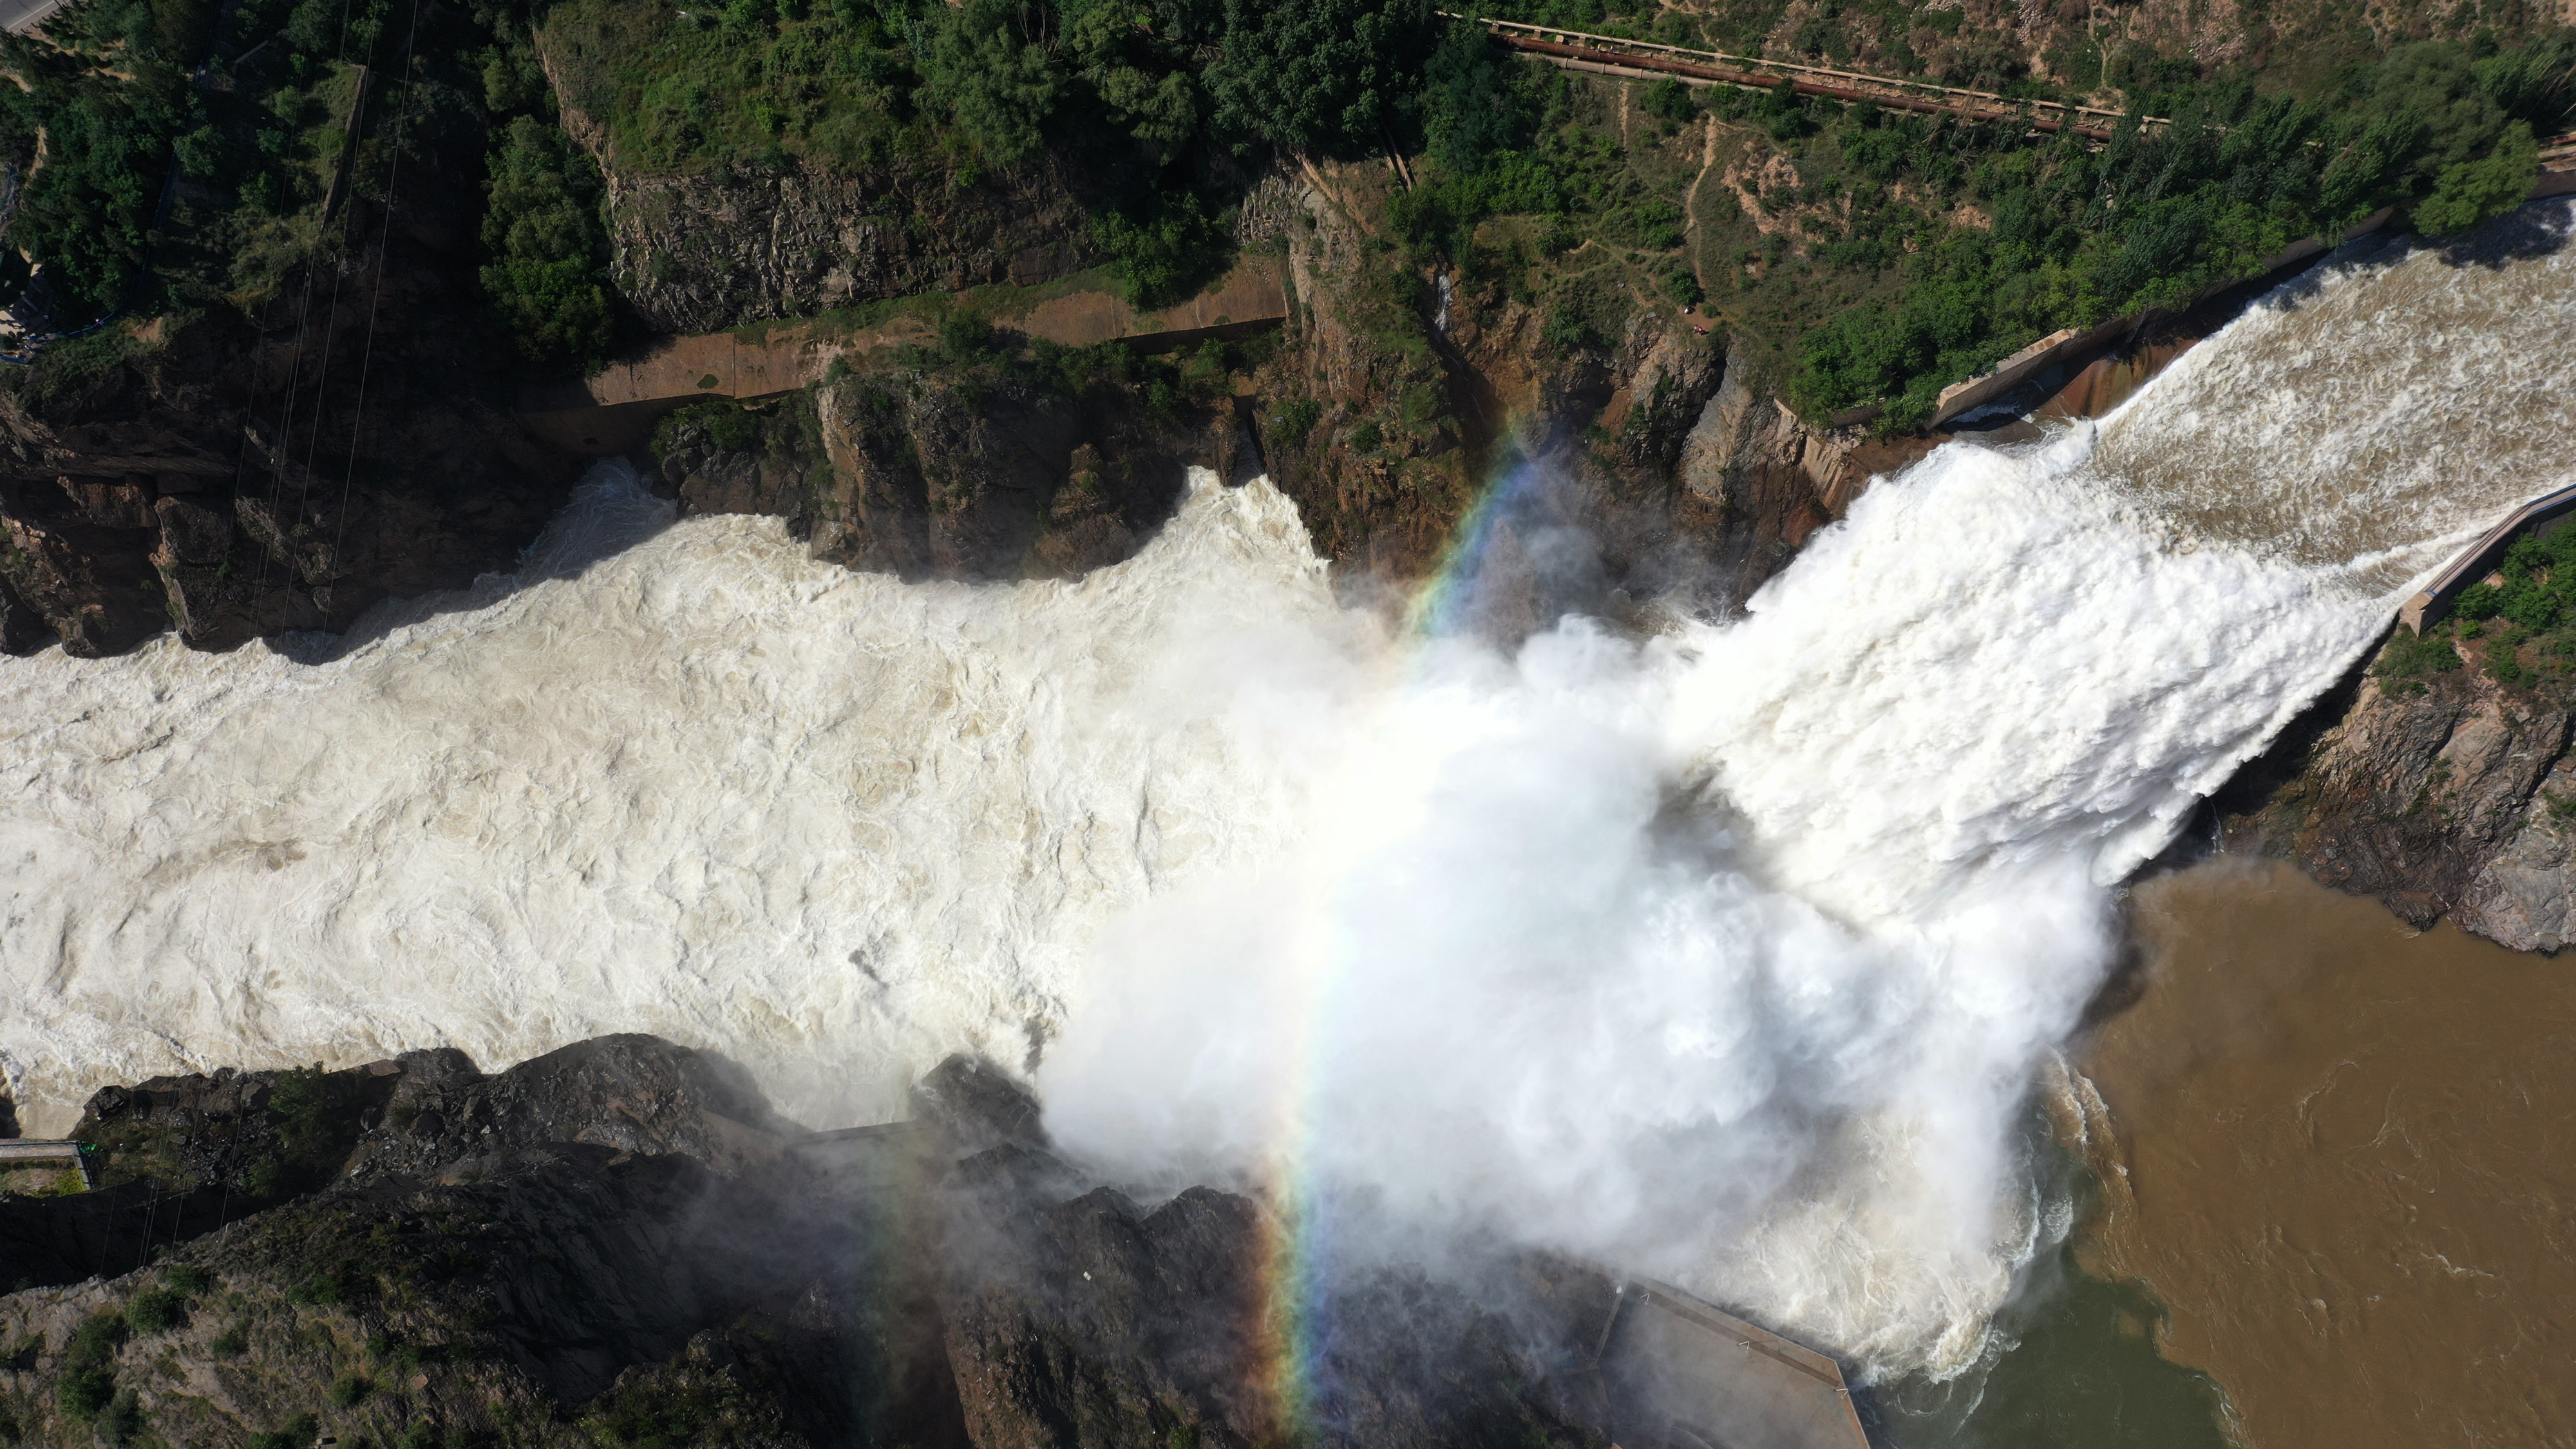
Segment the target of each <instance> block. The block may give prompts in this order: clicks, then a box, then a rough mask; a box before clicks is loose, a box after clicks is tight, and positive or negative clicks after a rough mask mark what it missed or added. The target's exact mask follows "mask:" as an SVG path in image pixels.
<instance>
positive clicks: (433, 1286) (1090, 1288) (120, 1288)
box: [0, 1037, 1610, 1449]
mask: <svg viewBox="0 0 2576 1449" xmlns="http://www.w3.org/2000/svg"><path fill="white" fill-rule="evenodd" d="M285 1080H286V1079H285V1078H282V1077H280V1076H277V1075H275V1074H257V1075H247V1076H246V1075H243V1074H238V1073H221V1074H218V1075H217V1076H215V1077H211V1078H189V1079H168V1080H164V1081H159V1082H155V1083H146V1084H144V1085H143V1086H141V1087H138V1088H134V1089H130V1090H129V1089H111V1090H110V1091H108V1092H103V1093H101V1094H100V1100H99V1101H98V1102H97V1103H94V1104H93V1112H94V1114H95V1115H97V1116H98V1117H99V1119H100V1120H101V1121H103V1122H117V1121H124V1122H131V1121H135V1120H141V1121H148V1122H150V1123H152V1124H154V1126H153V1131H152V1132H151V1133H149V1134H146V1135H144V1136H141V1137H137V1136H134V1135H133V1134H130V1133H129V1134H128V1138H129V1139H130V1140H128V1141H127V1143H126V1145H125V1146H123V1147H121V1148H119V1149H116V1151H117V1153H118V1154H119V1160H120V1161H121V1162H122V1163H123V1167H122V1169H120V1170H125V1171H133V1172H140V1171H142V1170H143V1169H145V1168H146V1167H149V1168H150V1169H151V1170H152V1171H154V1172H168V1173H175V1174H178V1175H177V1176H175V1177H173V1178H172V1180H171V1181H169V1182H166V1183H165V1182H163V1181H162V1180H161V1179H160V1178H158V1177H135V1178H130V1179H129V1185H130V1186H132V1187H135V1188H138V1189H141V1188H150V1189H153V1190H160V1189H167V1190H169V1191H171V1192H178V1191H181V1190H182V1189H183V1187H185V1189H186V1190H187V1191H194V1190H196V1189H197V1188H201V1187H203V1186H205V1185H206V1183H205V1181H204V1180H202V1179H200V1178H198V1177H196V1176H193V1175H191V1169H189V1168H187V1167H186V1164H187V1163H191V1162H199V1161H201V1160H202V1161H203V1162H205V1163H216V1162H220V1161H222V1160H224V1158H225V1154H226V1153H227V1151H228V1150H229V1148H228V1146H227V1143H228V1142H229V1140H230V1139H231V1138H232V1137H234V1136H235V1135H237V1134H239V1133H241V1132H243V1131H245V1130H247V1131H251V1132H254V1133H256V1132H259V1131H266V1132H268V1133H269V1134H271V1135H272V1136H277V1137H282V1138H286V1139H293V1138H295V1137H296V1135H297V1133H298V1131H299V1130H301V1129H300V1128H299V1124H300V1123H304V1122H305V1121H306V1120H307V1115H308V1114H307V1113H306V1112H305V1109H304V1107H303V1105H301V1104H302V1103H304V1102H305V1101H306V1100H307V1094H308V1093H309V1092H310V1091H311V1090H312V1089H313V1088H314V1087H315V1085H316V1083H317V1082H321V1081H328V1082H332V1083H336V1084H338V1085H337V1087H335V1088H334V1090H337V1089H338V1088H348V1087H354V1086H357V1085H367V1086H368V1090H367V1091H365V1092H362V1093H355V1094H354V1095H348V1097H347V1100H349V1101H355V1100H357V1099H358V1097H364V1099H365V1102H364V1104H363V1105H361V1106H359V1107H358V1108H357V1109H356V1110H355V1112H354V1113H353V1114H351V1115H347V1116H346V1117H345V1118H335V1119H333V1120H335V1121H337V1120H345V1121H346V1122H347V1123H348V1124H350V1125H351V1126H352V1128H353V1130H354V1131H355V1133H356V1137H355V1140H354V1142H353V1141H352V1140H351V1139H349V1138H348V1137H346V1136H341V1137H335V1138H334V1139H333V1144H334V1145H333V1146H332V1147H331V1148H330V1152H329V1155H330V1157H331V1159H332V1160H333V1161H334V1162H335V1163H337V1164H338V1165H337V1166H336V1167H334V1168H333V1169H332V1170H331V1171H330V1172H328V1173H327V1174H326V1178H327V1180H326V1182H325V1183H324V1184H323V1185H320V1186H319V1187H318V1188H317V1189H316V1190H312V1191H309V1192H305V1193H302V1194H301V1195H291V1196H289V1197H287V1198H286V1199H285V1200H283V1201H280V1202H278V1203H276V1204H274V1205H254V1206H253V1207H252V1208H250V1209H243V1208H242V1207H241V1206H240V1205H239V1204H234V1205H233V1210H232V1211H231V1213H230V1216H229V1218H228V1220H227V1225H226V1226H225V1227H224V1228H223V1230H222V1231H220V1232H215V1231H211V1230H208V1231H202V1232H198V1233H196V1234H194V1235H193V1236H187V1235H173V1234H171V1233H170V1232H169V1230H168V1228H167V1222H168V1217H169V1213H168V1208H167V1205H166V1203H164V1202H162V1201H161V1200H160V1199H159V1198H158V1197H154V1198H151V1199H145V1200H141V1201H138V1202H136V1203H132V1204H129V1205H128V1206H127V1208H126V1217H127V1218H128V1219H132V1220H134V1221H132V1222H131V1223H130V1224H129V1226H128V1239H129V1241H128V1246H129V1247H133V1248H135V1250H136V1251H135V1256H134V1257H133V1258H131V1259H128V1258H122V1257H120V1258H118V1259H117V1260H115V1261H112V1262H105V1263H101V1264H99V1265H97V1266H96V1267H95V1269H94V1270H92V1271H89V1272H84V1273H80V1274H78V1275H77V1276H74V1277H68V1278H62V1279H59V1280H57V1281H56V1282H54V1283H53V1284H51V1285H50V1286H34V1287H26V1286H22V1287H20V1288H19V1289H18V1290H17V1291H14V1292H11V1293H9V1294H7V1295H6V1296H0V1426H5V1429H6V1433H7V1435H8V1437H9V1438H10V1440H11V1441H12V1442H19V1443H26V1444H35V1445H56V1444H60V1445H83V1446H86V1445H90V1444H92V1443H94V1442H97V1441H100V1440H104V1441H105V1442H108V1443H123V1442H184V1443H191V1444H202V1445H215V1446H221V1445H245V1444H250V1445H258V1446H261V1449H277V1446H280V1445H290V1446H295V1449H303V1446H308V1445H311V1444H313V1443H315V1442H316V1441H317V1440H319V1439H321V1438H322V1437H323V1436H324V1435H329V1436H331V1437H332V1438H336V1439H337V1440H339V1441H340V1442H344V1443H353V1442H358V1441H360V1440H364V1441H366V1442H370V1443H379V1444H388V1445H393V1444H399V1445H405V1446H426V1445H434V1444H441V1443H447V1444H454V1443H475V1442H508V1443H517V1444H527V1445H565V1446H572V1445H597V1444H603V1443H605V1444H669V1443H739V1444H769V1445H803V1444H814V1445H822V1444H897V1443H904V1444H912V1445H917V1446H923V1449H941V1446H961V1449H962V1446H968V1445H972V1446H976V1449H1057V1446H1062V1449H1074V1446H1085V1449H1090V1446H1097V1449H1111V1446H1129V1445H1137V1444H1150V1445H1170V1444H1177V1443H1191V1444H1204V1445H1212V1446H1220V1445H1221V1446H1251V1445H1255V1444H1275V1443H1279V1442H1283V1440H1285V1439H1288V1438H1295V1439H1299V1440H1307V1439H1312V1440H1315V1441H1317V1442H1328V1443H1337V1444H1341V1443H1347V1444H1370V1445H1381V1444H1395V1445H1424V1446H1428V1445H1459V1446H1467V1445H1485V1444H1493V1443H1503V1442H1510V1443H1520V1444H1530V1445H1550V1446H1568V1449H1571V1446H1577V1445H1594V1444H1598V1443H1600V1442H1602V1441H1601V1439H1600V1437H1599V1436H1598V1435H1597V1434H1595V1433H1593V1432H1592V1431H1589V1430H1586V1429H1583V1428H1581V1427H1579V1426H1578V1425H1577V1423H1576V1422H1575V1420H1576V1419H1578V1418H1580V1417H1581V1415H1580V1413H1579V1412H1578V1411H1579V1410H1580V1409H1581V1403H1580V1402H1579V1400H1580V1398H1581V1394H1580V1387H1581V1381H1582V1375H1581V1373H1580V1372H1579V1365H1580V1361H1581V1360H1582V1359H1583V1357H1584V1355H1585V1353H1586V1351H1587V1350H1588V1348H1589V1346H1590V1344H1589V1339H1590V1338H1597V1336H1598V1331H1599V1327H1600V1324H1601V1323H1602V1322H1603V1321H1605V1314H1606V1311H1607V1305H1608V1301H1609V1289H1610V1285H1609V1284H1608V1282H1607V1281H1606V1280H1604V1279H1602V1278H1601V1277H1600V1276H1599V1275H1598V1274H1594V1273H1590V1272H1588V1271H1585V1270H1582V1269H1580V1268H1577V1267H1574V1266H1572V1265H1566V1264H1551V1263H1540V1262H1527V1261H1517V1260H1516V1261H1513V1262H1510V1263H1504V1264H1499V1265H1496V1271H1495V1272H1493V1273H1492V1274H1490V1275H1489V1276H1488V1277H1487V1278H1486V1279H1485V1280H1484V1281H1482V1282H1481V1283H1480V1284H1479V1286H1477V1287H1476V1288H1475V1289H1473V1290H1472V1291H1470V1290H1469V1289H1467V1288H1464V1287H1461V1286H1460V1285H1459V1282H1457V1281H1452V1280H1447V1279H1433V1278H1430V1277H1427V1276H1424V1275H1422V1274H1420V1273H1417V1272H1409V1271H1399V1270H1394V1269H1386V1268H1378V1269H1368V1270H1364V1271H1358V1272H1355V1273H1352V1274H1348V1275H1346V1278H1347V1281H1345V1282H1343V1283H1342V1284H1340V1285H1339V1287H1338V1288H1337V1293H1336V1298H1335V1303H1336V1310H1335V1330H1336V1331H1335V1332H1334V1333H1333V1334H1332V1335H1329V1336H1319V1337H1318V1338H1317V1339H1316V1340H1315V1341H1314V1342H1313V1343H1311V1344H1304V1345H1300V1344H1293V1343H1290V1342H1288V1341H1286V1340H1284V1339H1283V1338H1282V1337H1281V1334H1282V1332H1283V1331H1284V1330H1285V1329H1286V1328H1287V1327H1288V1326H1289V1325H1288V1323H1287V1321H1286V1320H1284V1319H1283V1318H1282V1317H1281V1316H1280V1314H1281V1310H1282V1305H1280V1304H1277V1303H1275V1302H1273V1301H1272V1298H1271V1294H1272V1291H1273V1289H1274V1287H1275V1282H1274V1279H1273V1277H1272V1276H1271V1275H1270V1274H1268V1273H1266V1272H1265V1271H1264V1269H1263V1265H1264V1264H1265V1263H1267V1262H1269V1261H1270V1260H1271V1258H1272V1256H1273V1254H1274V1252H1275V1251H1276V1249H1277V1248H1278V1247H1279V1246H1280V1245H1279V1241H1278V1240H1279V1237H1280V1234H1281V1232H1282V1228H1281V1225H1280V1223H1279V1222H1278V1220H1277V1219H1276V1218H1275V1217H1274V1216H1273V1215H1272V1214H1271V1213H1270V1212H1269V1210H1268V1209H1267V1208H1265V1207H1264V1206H1262V1205H1261V1204H1260V1203H1258V1202H1256V1201H1254V1200H1252V1199H1249V1198H1245V1197H1241V1196H1237V1195H1233V1194H1229V1193H1224V1192H1219V1191H1215V1190H1212V1189H1208V1188H1192V1189H1190V1190H1188V1191H1186V1192H1183V1193H1182V1194H1180V1195H1179V1196H1178V1197H1176V1198H1173V1199H1171V1200H1170V1201H1168V1202H1165V1203H1162V1204H1160V1205H1159V1206H1155V1207H1153V1208H1151V1209H1148V1208H1146V1207H1143V1206H1140V1205H1139V1204H1137V1203H1135V1202H1133V1201H1131V1200H1130V1199H1128V1198H1127V1197H1125V1196H1124V1195H1122V1194H1120V1193H1118V1192H1116V1191H1113V1190H1111V1189H1108V1188H1106V1187H1103V1186H1101V1185H1099V1184H1096V1183H1094V1182H1091V1181H1089V1180H1088V1179H1086V1178H1085V1177H1083V1176H1082V1174H1080V1173H1079V1172H1077V1171H1076V1170H1075V1169H1073V1168H1072V1167H1070V1166H1069V1165H1067V1164H1066V1163H1064V1162H1062V1161H1060V1160H1058V1159H1056V1158H1055V1157H1054V1156H1052V1155H1051V1153H1050V1152H1049V1151H1048V1148H1047V1145H1046V1141H1045V1138H1044V1135H1043V1131H1042V1129H1041V1127H1040V1125H1039V1117H1038V1113H1037V1110H1036V1106H1035V1103H1034V1102H1033V1101H1031V1100H1030V1099H1029V1098H1028V1097H1027V1095H1026V1094H1025V1093H1024V1092H1023V1091H1021V1090H1020V1089H1019V1088H1018V1087H1017V1086H1015V1085H1014V1084H1012V1083H1011V1082H1010V1081H1009V1080H1008V1079H1007V1078H1005V1077H1003V1076H1002V1075H1001V1074H1000V1073H998V1072H996V1071H994V1070H993V1069H991V1068H988V1067H982V1066H980V1065H978V1064H975V1063H969V1062H963V1061H953V1062H951V1063H949V1064H947V1065H946V1066H943V1067H942V1068H941V1069H940V1070H939V1071H938V1072H935V1073H933V1074H932V1075H931V1077H929V1078H928V1079H926V1080H925V1081H924V1082H923V1084H922V1087H921V1088H920V1089H919V1090H918V1091H917V1092H916V1096H915V1104H916V1112H917V1121H916V1122H915V1123H913V1124H910V1125H907V1126H902V1127H895V1128H874V1129H863V1130H860V1131H857V1132H852V1133H840V1134H823V1135H820V1136H817V1135H814V1134H809V1133H805V1132H803V1131H802V1130H801V1129H798V1128H796V1127H795V1126H794V1125H793V1124H790V1123H785V1122H782V1121H779V1120H778V1119H777V1118H775V1117H774V1116H773V1115H772V1114H771V1113H770V1112H769V1110H768V1108H767V1106H766V1105H765V1104H764V1103H763V1102H761V1101H760V1099H759V1097H758V1095H757V1093H755V1092H752V1091H750V1089H749V1088H748V1087H746V1086H745V1085H743V1084H742V1082H741V1081H740V1079H739V1078H738V1077H737V1076H736V1075H735V1074H734V1073H733V1072H732V1071H731V1070H730V1069H729V1068H727V1067H726V1066H725V1065H724V1064H723V1063H721V1062H717V1061H714V1060H712V1059H709V1058H706V1057H704V1056H702V1055H700V1054H698V1053H694V1052H689V1051H686V1050H684V1049H681V1048H678V1047H674V1046H672V1045H670V1044H669V1043H667V1042H661V1041H657V1040H654V1039H652V1038H646V1037H615V1038H607V1039H603V1040H601V1041H596V1042H588V1043H582V1044H579V1045H576V1046H573V1047H568V1048H566V1049H564V1050H563V1051H560V1052H556V1053H554V1054H552V1055H550V1056H547V1057H544V1058H540V1059H538V1060H537V1061H534V1062H530V1063H527V1064H525V1065H523V1066H520V1067H516V1068H513V1069H511V1070H510V1071H507V1072H503V1073H500V1074H498V1075H495V1076H490V1077H486V1076H483V1075H482V1074H480V1073H478V1072H476V1071H475V1070H474V1068H473V1066H472V1064H471V1063H470V1062H467V1061H465V1060H464V1059H463V1058H462V1057H461V1056H460V1055H458V1054H456V1053H453V1052H428V1053H416V1054H413V1055H411V1056H407V1057H404V1058H402V1059H400V1060H398V1061H396V1062H390V1063H384V1064H380V1065H379V1067H376V1068H367V1069H361V1070H359V1071H358V1072H355V1073H342V1074H322V1073H315V1074H312V1076H311V1077H309V1078H307V1077H298V1078H296V1079H295V1081H296V1082H297V1083H298V1085H294V1086H283V1085H281V1084H282V1083H283V1082H285ZM370 1084H371V1085H370ZM333 1100H335V1101H338V1100H341V1099H340V1098H337V1097H335V1098H333ZM138 1104H141V1105H140V1106H139V1107H138ZM343 1105H345V1102H344V1104H343ZM138 1110H139V1111H140V1112H141V1113H142V1116H141V1117H140V1118H136V1117H135V1113H136V1112H137V1111H138ZM188 1184H193V1186H187V1185H188ZM89 1196H91V1197H96V1198H100V1199H102V1200H104V1199H105V1198H106V1197H107V1196H108V1195H104V1194H92V1195H89ZM74 1200H75V1201H76V1200H77V1199H74ZM43 1206H44V1204H40V1203H35V1202H32V1201H31V1200H28V1199H19V1198H9V1197H0V1253H9V1252H12V1251H14V1250H13V1248H12V1247H11V1246H10V1245H11V1244H12V1243H13V1241H14V1239H13V1238H12V1237H11V1235H10V1232H9V1231H8V1230H9V1229H10V1228H11V1227H12V1226H13V1225H15V1224H17V1223H19V1222H21V1221H22V1220H25V1219H27V1218H29V1217H30V1216H31V1215H32V1214H35V1213H37V1212H38V1211H39V1210H40V1209H41V1208H43ZM152 1211H157V1212H158V1213H159V1217H158V1218H157V1219H153V1221H157V1222H159V1223H160V1224H162V1226H160V1227H159V1228H156V1229H154V1230H153V1234H154V1235H153V1237H152V1238H151V1242H152V1243H153V1244H154V1245H157V1250H155V1251H145V1250H143V1248H142V1247H141V1246H140V1245H139V1238H140V1235H139V1234H138V1233H137V1232H136V1231H135V1229H136V1228H139V1227H140V1226H141V1223H142V1220H143V1219H144V1218H145V1217H146V1216H147V1215H148V1214H149V1213H150V1212H152ZM22 1262H23V1259H22V1258H13V1259H7V1260H0V1272H15V1271H17V1268H18V1267H19V1266H20V1265H21V1263H22ZM1307 1349H1311V1350H1312V1351H1314V1352H1316V1353H1317V1354H1319V1355H1320V1357H1319V1358H1318V1359H1317V1360H1316V1361H1314V1362H1312V1363H1310V1364H1308V1365H1307V1366H1308V1367H1310V1368H1312V1369H1314V1370H1315V1371H1316V1377H1315V1379H1314V1381H1313V1382H1314V1384H1315V1385H1316V1387H1315V1388H1314V1389H1313V1391H1312V1393H1311V1394H1310V1395H1309V1396H1308V1397H1306V1398H1304V1399H1302V1400H1301V1401H1297V1402H1293V1403H1292V1402H1291V1401H1289V1400H1287V1399H1285V1398H1283V1397H1282V1394H1281V1390H1282V1389H1283V1388H1286V1387H1288V1381H1287V1380H1285V1379H1283V1378H1282V1377H1281V1374H1282V1370H1283V1367H1284V1366H1285V1365H1286V1364H1287V1363H1288V1360H1286V1359H1283V1358H1282V1354H1283V1353H1294V1352H1300V1351H1304V1350H1307ZM1569 1365H1576V1366H1577V1367H1578V1371H1577V1372H1574V1373H1572V1374H1570V1375H1569V1373H1568V1371H1567V1370H1568V1366H1569Z"/></svg>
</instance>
